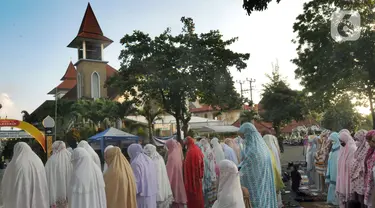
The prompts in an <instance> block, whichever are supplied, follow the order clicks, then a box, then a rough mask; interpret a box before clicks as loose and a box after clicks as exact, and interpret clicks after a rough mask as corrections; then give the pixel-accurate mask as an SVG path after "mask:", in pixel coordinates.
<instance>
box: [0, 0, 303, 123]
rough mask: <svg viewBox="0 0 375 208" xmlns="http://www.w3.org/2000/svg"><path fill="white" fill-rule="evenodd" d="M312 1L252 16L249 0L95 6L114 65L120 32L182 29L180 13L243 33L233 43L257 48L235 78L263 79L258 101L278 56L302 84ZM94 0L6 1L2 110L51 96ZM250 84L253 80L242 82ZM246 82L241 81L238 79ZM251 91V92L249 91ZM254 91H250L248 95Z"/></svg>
mask: <svg viewBox="0 0 375 208" xmlns="http://www.w3.org/2000/svg"><path fill="white" fill-rule="evenodd" d="M306 1H307V0H296V1H289V0H282V1H281V2H280V3H279V4H276V3H271V4H270V5H269V8H268V10H266V11H263V12H255V13H253V14H252V15H251V16H250V17H249V16H247V15H246V12H245V11H244V10H243V9H242V0H205V1H200V0H191V1H180V0H177V1H176V0H175V1H172V0H164V1H151V0H147V1H139V2H138V1H130V0H125V1H124V0H123V1H113V2H112V1H111V3H109V2H107V1H100V0H93V1H90V3H91V6H92V8H93V10H94V12H95V14H96V17H97V19H98V21H99V24H100V26H101V28H102V30H103V32H104V35H105V36H107V37H109V38H111V39H112V40H114V43H113V44H112V45H110V46H109V47H108V48H106V49H105V54H104V57H105V59H106V60H107V61H109V64H110V65H111V66H113V67H115V68H117V69H118V68H119V61H118V55H119V53H120V50H121V47H122V46H121V45H120V44H119V40H120V38H121V37H122V36H123V35H124V34H126V33H131V32H132V31H133V30H136V29H137V30H142V31H144V32H148V33H150V34H151V35H157V34H159V33H161V32H163V30H165V28H166V27H171V29H172V32H174V33H178V32H180V31H181V27H182V24H181V23H180V21H179V20H180V18H181V16H187V17H192V18H193V19H194V21H195V24H196V30H197V32H207V31H209V30H210V29H219V30H220V31H221V32H222V34H223V35H224V37H225V38H230V37H239V41H238V42H237V43H235V44H234V45H233V46H232V50H234V51H237V52H243V53H250V54H251V55H250V59H249V61H248V67H247V69H246V70H244V71H243V72H241V73H239V72H237V71H233V76H234V79H235V80H244V79H245V78H253V79H256V82H255V84H254V85H255V91H254V92H253V97H254V101H255V102H256V103H257V102H258V101H259V99H260V97H259V95H260V93H261V89H262V88H261V86H262V84H263V83H265V82H267V78H266V77H265V74H266V73H270V72H271V71H272V62H273V63H275V62H276V60H278V63H279V67H280V71H281V73H282V75H283V76H285V77H287V80H288V81H289V83H290V86H291V87H292V88H293V89H301V87H300V86H299V81H298V80H296V79H295V77H294V70H295V68H296V67H295V65H293V64H292V63H291V62H290V60H291V59H293V58H295V57H296V51H295V48H296V45H294V44H293V43H291V40H292V39H293V38H294V37H295V34H294V33H293V29H292V26H293V23H294V22H295V18H296V17H297V16H298V14H300V13H302V5H303V3H304V2H306ZM86 6H87V1H77V0H65V1H58V2H57V3H56V2H55V1H49V0H40V1H30V2H29V3H25V2H21V1H20V0H19V1H1V2H0V27H1V28H2V29H3V30H2V31H4V32H2V33H4V34H2V36H4V37H3V38H1V39H0V44H1V45H2V46H3V50H4V51H7V53H5V54H4V55H2V56H1V57H0V62H1V63H2V68H1V69H0V71H1V75H0V103H2V104H3V109H1V110H0V116H2V117H4V116H5V115H8V118H16V119H20V118H21V114H20V112H21V111H22V110H27V111H29V112H30V113H31V112H32V111H33V110H34V109H36V108H37V107H38V106H39V105H40V104H42V103H43V102H44V100H46V99H53V97H51V96H48V95H47V93H48V92H49V91H50V90H51V89H53V88H54V87H55V86H56V85H58V84H59V83H60V81H59V80H60V78H61V77H62V76H63V75H64V72H65V70H66V68H67V66H68V63H69V61H70V59H72V61H73V63H74V62H75V61H77V52H76V50H74V49H70V48H67V47H66V46H67V45H68V44H69V43H70V41H71V40H72V39H73V38H74V37H75V35H76V34H77V32H78V29H79V26H80V23H81V20H82V17H83V14H84V12H85V9H86ZM243 86H244V88H246V89H247V88H248V83H246V84H244V85H243ZM236 87H237V88H238V89H239V84H237V83H236ZM245 95H246V94H245ZM247 96H248V94H247Z"/></svg>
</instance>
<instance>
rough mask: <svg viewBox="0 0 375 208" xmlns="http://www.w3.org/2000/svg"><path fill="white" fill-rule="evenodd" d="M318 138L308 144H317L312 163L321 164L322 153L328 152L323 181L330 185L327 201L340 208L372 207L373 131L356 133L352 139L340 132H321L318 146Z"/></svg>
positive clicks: (347, 133)
mask: <svg viewBox="0 0 375 208" xmlns="http://www.w3.org/2000/svg"><path fill="white" fill-rule="evenodd" d="M317 138H318V137H315V139H313V140H310V141H309V143H310V145H316V144H320V148H318V150H317V154H316V157H315V162H316V161H318V162H321V161H323V160H322V154H326V153H327V152H329V156H328V161H327V168H326V169H327V170H326V174H325V177H326V181H325V182H326V183H328V184H329V187H328V195H327V202H328V203H330V204H334V205H339V206H340V207H368V208H371V207H372V203H373V202H372V200H373V197H375V195H374V194H372V193H373V191H374V190H375V189H374V176H373V174H374V173H375V171H374V170H373V168H374V163H375V152H374V149H375V131H374V130H371V131H369V132H367V131H366V130H359V131H357V132H356V133H355V134H354V138H353V137H352V136H351V134H350V132H349V131H348V130H346V129H343V130H341V131H340V132H339V133H337V132H332V133H327V132H325V133H323V134H322V135H321V136H320V138H319V140H320V142H318V143H316V139H317ZM319 140H318V141H319ZM322 149H323V150H322ZM323 158H324V156H323ZM319 159H320V161H319ZM316 164H318V165H316V168H317V169H318V168H322V167H323V168H322V169H324V165H323V164H322V163H317V162H316Z"/></svg>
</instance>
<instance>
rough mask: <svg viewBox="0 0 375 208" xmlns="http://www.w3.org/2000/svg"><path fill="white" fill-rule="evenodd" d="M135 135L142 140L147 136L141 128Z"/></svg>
mask: <svg viewBox="0 0 375 208" xmlns="http://www.w3.org/2000/svg"><path fill="white" fill-rule="evenodd" d="M137 135H138V136H140V137H142V138H145V137H146V136H147V134H146V132H145V130H144V129H143V128H142V127H139V128H138V131H137Z"/></svg>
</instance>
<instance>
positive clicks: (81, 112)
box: [72, 99, 121, 128]
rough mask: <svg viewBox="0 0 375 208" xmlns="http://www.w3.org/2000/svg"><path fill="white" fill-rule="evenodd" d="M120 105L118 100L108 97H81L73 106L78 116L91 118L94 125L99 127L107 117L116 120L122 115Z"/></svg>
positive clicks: (109, 119) (112, 120) (111, 120)
mask: <svg viewBox="0 0 375 208" xmlns="http://www.w3.org/2000/svg"><path fill="white" fill-rule="evenodd" d="M119 106H120V105H119V104H118V102H115V101H112V100H108V99H96V100H88V99H81V100H78V101H77V102H76V103H75V104H74V105H73V106H72V109H73V112H74V113H75V115H76V116H77V117H78V118H83V119H87V120H90V121H91V122H92V124H93V127H97V128H99V127H100V124H101V122H103V121H105V120H106V119H107V120H108V121H110V122H114V121H116V119H117V118H119V117H120V116H121V115H120V114H119V112H120V111H119Z"/></svg>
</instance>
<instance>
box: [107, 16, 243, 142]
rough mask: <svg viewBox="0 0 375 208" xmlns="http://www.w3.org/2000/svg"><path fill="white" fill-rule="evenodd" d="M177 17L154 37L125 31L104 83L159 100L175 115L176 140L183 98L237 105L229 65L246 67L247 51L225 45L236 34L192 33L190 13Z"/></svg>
mask: <svg viewBox="0 0 375 208" xmlns="http://www.w3.org/2000/svg"><path fill="white" fill-rule="evenodd" d="M181 21H182V23H183V28H182V32H181V33H180V34H178V35H173V34H172V33H171V31H170V29H166V30H165V31H164V32H163V33H162V34H160V35H158V36H156V37H154V38H152V37H150V36H149V35H148V34H147V33H144V32H141V31H134V32H133V34H127V35H125V36H124V37H123V38H122V39H121V43H122V44H123V45H124V49H123V50H122V51H121V53H120V57H119V58H120V60H121V68H120V70H119V73H118V74H117V75H116V76H114V77H112V78H111V79H109V80H108V82H107V84H108V85H110V86H111V87H112V88H115V89H118V90H119V93H125V94H126V95H127V96H131V97H135V98H137V99H140V100H145V99H154V100H156V101H158V102H159V103H161V105H162V108H163V109H164V110H165V112H167V113H169V114H171V115H173V116H174V117H175V118H176V124H177V134H178V138H179V139H181V132H180V130H181V123H180V122H181V121H182V122H183V123H184V124H186V123H188V121H189V120H190V114H189V106H188V102H189V101H196V100H197V99H199V100H201V101H203V103H205V104H208V105H212V106H215V107H217V108H220V109H221V108H223V109H224V108H231V107H234V104H236V105H241V99H240V98H239V95H238V93H237V92H236V91H235V90H234V87H233V84H234V83H233V80H232V77H231V75H230V71H229V68H230V67H236V69H237V70H242V69H244V68H246V63H245V61H246V60H247V59H249V56H250V55H249V54H242V53H236V52H233V51H231V50H230V49H228V47H229V46H230V45H231V44H233V43H234V42H235V41H236V40H237V38H232V39H229V40H223V38H222V35H221V34H220V32H219V31H217V30H211V31H210V32H208V33H201V34H197V33H196V32H195V25H194V22H193V20H192V19H191V18H185V17H182V18H181ZM224 97H225V98H226V99H223V98H224Z"/></svg>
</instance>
